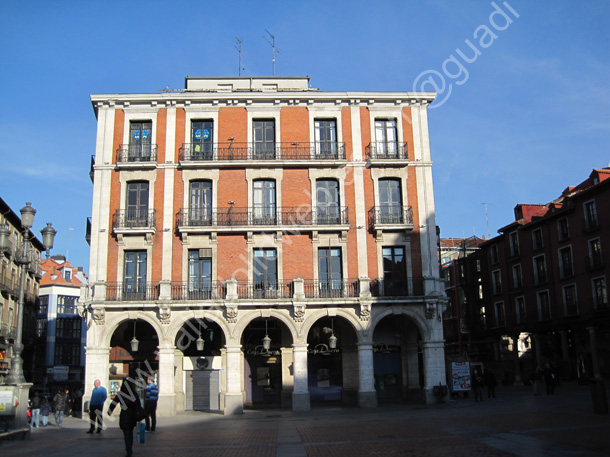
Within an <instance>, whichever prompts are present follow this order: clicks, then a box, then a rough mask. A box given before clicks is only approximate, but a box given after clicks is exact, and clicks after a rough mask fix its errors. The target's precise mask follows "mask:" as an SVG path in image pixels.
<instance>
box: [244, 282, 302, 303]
mask: <svg viewBox="0 0 610 457" xmlns="http://www.w3.org/2000/svg"><path fill="white" fill-rule="evenodd" d="M237 296H238V297H239V298H240V299H247V300H272V299H277V298H292V281H237Z"/></svg>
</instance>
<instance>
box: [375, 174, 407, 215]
mask: <svg viewBox="0 0 610 457" xmlns="http://www.w3.org/2000/svg"><path fill="white" fill-rule="evenodd" d="M379 217H380V221H379V222H380V223H382V224H403V223H404V221H403V209H402V191H401V188H400V179H395V178H384V179H380V180H379Z"/></svg>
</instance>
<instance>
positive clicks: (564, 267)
mask: <svg viewBox="0 0 610 457" xmlns="http://www.w3.org/2000/svg"><path fill="white" fill-rule="evenodd" d="M573 274H574V268H573V267H572V248H571V247H570V246H568V247H565V248H562V249H560V250H559V276H560V277H561V278H568V277H570V276H572V275H573Z"/></svg>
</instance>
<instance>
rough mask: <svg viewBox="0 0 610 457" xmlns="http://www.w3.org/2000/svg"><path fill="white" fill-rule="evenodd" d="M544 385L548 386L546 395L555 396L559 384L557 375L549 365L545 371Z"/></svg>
mask: <svg viewBox="0 0 610 457" xmlns="http://www.w3.org/2000/svg"><path fill="white" fill-rule="evenodd" d="M544 383H545V384H546V394H547V395H554V394H555V384H556V383H557V376H556V375H555V372H554V371H553V369H552V368H551V366H550V365H549V364H548V363H547V364H546V367H545V369H544Z"/></svg>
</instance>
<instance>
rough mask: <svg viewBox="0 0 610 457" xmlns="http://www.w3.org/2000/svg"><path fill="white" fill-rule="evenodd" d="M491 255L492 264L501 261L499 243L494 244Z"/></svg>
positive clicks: (490, 250) (490, 251)
mask: <svg viewBox="0 0 610 457" xmlns="http://www.w3.org/2000/svg"><path fill="white" fill-rule="evenodd" d="M489 256H490V260H491V264H492V265H495V264H497V263H498V262H499V259H498V246H497V245H495V244H494V245H493V246H491V248H490V249H489Z"/></svg>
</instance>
